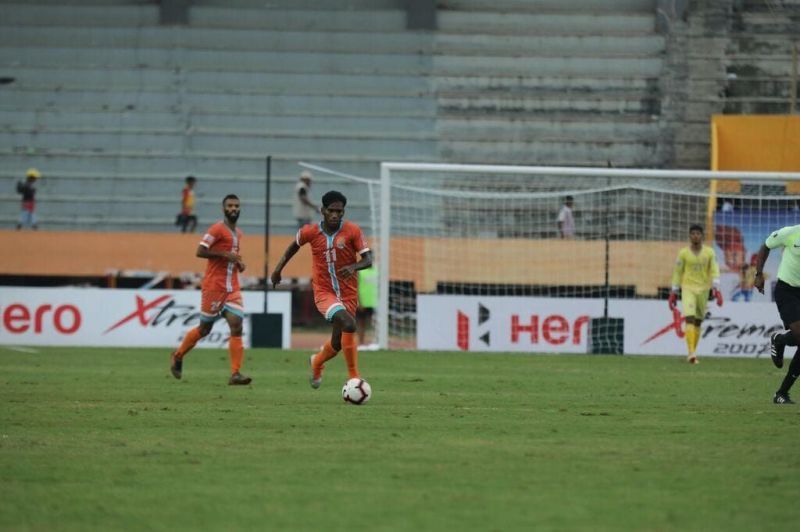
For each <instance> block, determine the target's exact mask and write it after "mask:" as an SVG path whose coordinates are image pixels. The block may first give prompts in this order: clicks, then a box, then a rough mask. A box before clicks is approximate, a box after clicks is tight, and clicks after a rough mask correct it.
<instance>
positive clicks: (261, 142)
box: [0, 0, 792, 233]
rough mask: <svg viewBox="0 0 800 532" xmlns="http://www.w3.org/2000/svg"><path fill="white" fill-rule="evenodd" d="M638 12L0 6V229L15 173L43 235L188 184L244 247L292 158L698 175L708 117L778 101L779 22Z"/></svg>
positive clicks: (544, 3) (549, 3)
mask: <svg viewBox="0 0 800 532" xmlns="http://www.w3.org/2000/svg"><path fill="white" fill-rule="evenodd" d="M655 3H656V2H655V0H609V1H606V2H602V3H600V2H591V1H589V0H560V1H556V0H493V1H490V0H448V1H443V2H439V3H438V13H437V15H438V30H436V31H416V30H408V29H406V13H405V10H404V6H405V2H402V1H401V0H369V1H368V0H329V1H326V2H324V3H320V2H314V1H311V0H295V1H292V0H271V1H270V2H267V3H265V2H263V1H261V0H232V1H223V0H198V1H196V2H193V4H194V5H193V7H192V8H191V11H190V23H189V25H188V26H162V25H159V7H158V6H157V5H156V4H155V3H150V2H138V1H133V0H127V1H126V0H114V1H113V2H107V1H106V2H100V1H97V0H74V1H70V2H57V1H55V0H39V1H36V2H27V3H24V2H21V1H16V2H15V1H13V0H0V30H2V31H0V78H5V80H6V83H5V84H2V85H0V94H2V99H0V140H2V142H1V143H0V160H1V161H2V164H0V223H2V224H3V225H5V226H11V225H13V223H14V221H15V220H16V217H17V211H18V196H17V195H16V194H14V189H13V184H14V182H15V181H16V180H17V179H19V178H20V176H21V175H22V172H23V171H24V169H25V168H28V167H30V166H36V167H38V168H40V169H41V170H42V172H43V174H44V176H45V178H44V179H43V180H42V181H41V182H40V185H39V189H40V193H39V200H40V206H39V215H40V218H41V221H42V226H43V227H46V228H54V229H109V230H159V231H169V230H174V227H173V226H172V222H173V220H174V216H175V214H176V213H177V210H178V202H179V194H180V189H181V187H182V182H183V177H185V176H186V175H189V174H193V175H195V176H197V177H198V179H199V184H198V187H197V194H198V207H197V211H198V215H199V217H200V220H201V224H204V223H206V222H209V221H211V220H213V219H214V218H216V217H217V216H218V212H219V206H218V203H219V199H220V198H221V197H222V195H224V194H226V193H228V192H230V191H234V192H236V193H238V194H239V195H240V196H241V197H242V198H243V199H244V207H245V211H244V214H243V218H242V220H241V223H242V225H243V227H244V229H245V231H259V230H260V228H261V226H262V223H263V222H262V220H263V217H264V192H263V190H264V172H265V164H264V159H265V157H266V156H267V155H272V156H273V191H272V203H271V205H272V207H273V212H272V220H273V230H274V231H276V232H279V233H281V232H283V233H287V232H290V231H291V230H292V228H293V226H294V221H293V219H292V216H291V210H290V197H291V194H292V188H293V186H294V183H295V180H296V178H297V175H298V174H299V171H300V169H299V167H298V166H297V162H298V161H308V162H313V163H317V164H320V165H323V166H330V167H333V168H335V169H337V170H340V171H343V172H347V173H351V174H355V175H361V176H365V177H371V178H377V176H378V164H379V162H380V161H384V160H394V161H423V162H424V161H442V162H473V163H476V162H481V163H495V164H500V163H524V164H557V165H605V164H607V162H611V163H612V164H614V165H615V166H621V167H625V166H645V167H661V166H670V167H694V168H698V167H699V168H703V167H707V164H708V116H709V115H710V114H711V113H713V112H722V111H723V110H724V111H739V110H741V111H769V112H774V111H776V110H779V109H780V108H781V106H782V105H784V106H785V101H784V98H785V94H786V90H787V84H786V83H785V81H786V73H785V72H784V70H785V69H784V68H783V65H784V63H783V61H784V59H785V55H786V53H787V50H788V48H787V46H786V43H785V42H784V41H785V40H786V39H783V40H782V37H781V34H780V32H781V31H783V32H784V33H785V34H788V33H790V32H791V31H792V26H791V23H790V22H791V21H790V20H787V21H784V22H785V23H784V25H783V26H780V24H779V25H778V26H775V27H776V28H777V33H778V35H775V33H776V31H772V29H774V27H773V26H769V25H768V23H774V22H775V18H774V16H772V14H771V13H769V12H764V11H763V9H762V8H761V7H760V5H761V4H759V3H757V2H750V1H745V2H739V4H741V6H742V10H741V11H740V12H737V13H736V14H735V16H736V17H739V18H738V19H737V20H739V22H740V23H739V25H738V26H736V27H734V24H733V21H732V19H731V17H730V16H728V17H727V18H725V16H724V15H721V13H723V12H724V10H725V9H729V8H730V4H731V3H730V2H722V3H719V4H724V5H722V6H721V7H720V6H716V3H714V4H715V5H713V6H707V5H702V6H697V7H696V8H695V9H693V10H692V11H691V13H690V18H689V20H688V21H681V20H678V19H676V20H674V21H673V23H674V27H673V28H671V31H670V32H668V33H667V34H666V35H665V34H664V33H659V32H657V31H656V23H655V21H656V14H655ZM267 4H268V5H267ZM265 5H267V7H265ZM721 19H722V22H719V21H720V20H721ZM720 26H721V27H722V30H720ZM768 28H769V31H770V33H772V35H766V34H767V32H768ZM753 64H756V65H758V68H757V75H756V76H754V77H750V78H748V77H747V73H748V72H752V71H753V68H752V65H753ZM726 69H727V70H726ZM734 75H735V76H736V78H735V80H734ZM732 80H733V81H732ZM689 81H690V82H689ZM767 89H771V90H767ZM762 94H766V96H762ZM333 186H336V187H338V188H342V189H343V191H344V192H345V193H346V194H348V195H349V196H350V197H351V204H350V206H349V208H350V215H352V216H353V217H354V218H356V219H358V220H359V221H360V222H362V223H364V224H365V225H368V224H369V220H368V218H369V217H368V214H367V213H368V198H367V192H366V191H365V189H364V187H363V186H356V185H348V184H345V183H343V182H342V181H340V180H337V179H334V178H328V177H325V176H322V175H318V176H317V180H316V181H315V188H314V194H317V195H318V194H320V193H321V192H322V191H324V190H325V189H327V188H330V187H333Z"/></svg>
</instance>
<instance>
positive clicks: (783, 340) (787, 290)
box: [754, 225, 800, 405]
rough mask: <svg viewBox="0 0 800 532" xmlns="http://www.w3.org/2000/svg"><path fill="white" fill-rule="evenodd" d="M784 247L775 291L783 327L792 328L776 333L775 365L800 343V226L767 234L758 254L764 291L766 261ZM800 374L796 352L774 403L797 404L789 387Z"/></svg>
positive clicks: (773, 343) (773, 341) (772, 342)
mask: <svg viewBox="0 0 800 532" xmlns="http://www.w3.org/2000/svg"><path fill="white" fill-rule="evenodd" d="M777 247H782V248H783V254H782V255H781V263H780V266H778V281H777V282H776V283H775V290H774V292H773V295H774V298H775V304H776V305H777V306H778V313H779V314H780V316H781V321H783V326H784V327H786V328H787V329H789V330H788V331H785V332H782V333H774V334H773V335H772V336H771V337H770V339H769V344H770V356H771V357H772V363H773V364H775V367H777V368H782V367H783V351H784V350H785V349H786V346H787V345H789V346H794V345H798V343H800V225H791V226H788V227H784V228H782V229H779V230H777V231H775V232H773V233H772V234H770V235H769V236H768V237H767V240H766V241H765V242H764V243H763V244H762V245H761V249H759V250H758V256H757V257H756V278H755V282H754V285H755V287H756V289H758V291H759V292H761V293H762V294H763V293H764V264H765V263H766V262H767V257H769V252H770V250H771V249H775V248H777ZM797 377H800V356H797V352H795V354H794V357H792V362H791V363H790V364H789V370H788V371H787V372H786V377H784V379H783V382H782V383H781V387H780V388H778V391H777V392H775V395H773V396H772V402H773V403H775V404H778V405H782V404H794V401H792V399H791V398H790V397H789V390H790V389H791V387H792V385H793V384H794V381H796V380H797Z"/></svg>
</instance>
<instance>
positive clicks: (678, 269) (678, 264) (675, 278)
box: [669, 251, 684, 309]
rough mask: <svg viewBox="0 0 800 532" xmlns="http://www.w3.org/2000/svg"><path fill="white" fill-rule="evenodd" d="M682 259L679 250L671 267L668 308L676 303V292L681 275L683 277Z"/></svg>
mask: <svg viewBox="0 0 800 532" xmlns="http://www.w3.org/2000/svg"><path fill="white" fill-rule="evenodd" d="M683 268H684V261H683V257H682V256H681V252H680V251H679V252H678V258H677V259H676V260H675V267H674V268H673V269H672V288H671V290H670V291H669V308H672V309H674V308H675V306H676V305H677V304H678V292H679V291H680V289H681V286H680V284H681V277H683Z"/></svg>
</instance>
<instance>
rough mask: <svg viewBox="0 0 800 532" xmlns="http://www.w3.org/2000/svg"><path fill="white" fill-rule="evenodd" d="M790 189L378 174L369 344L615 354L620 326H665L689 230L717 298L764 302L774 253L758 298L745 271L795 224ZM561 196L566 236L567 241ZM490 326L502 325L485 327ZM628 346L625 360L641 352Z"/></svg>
mask: <svg viewBox="0 0 800 532" xmlns="http://www.w3.org/2000/svg"><path fill="white" fill-rule="evenodd" d="M317 170H318V171H319V170H320V169H317ZM339 175H340V176H342V178H343V179H352V176H349V177H348V176H345V175H344V174H339ZM718 179H731V180H735V181H734V186H733V187H730V186H728V187H718V186H717V184H718V181H717V180H718ZM798 182H800V174H791V173H787V174H777V173H770V172H706V171H677V170H676V171H670V170H629V169H612V168H563V167H513V166H490V165H447V164H415V163H384V164H383V165H382V166H381V179H380V182H379V183H377V182H375V181H370V180H365V181H363V182H361V183H360V186H365V187H367V188H368V190H367V194H366V195H367V197H368V198H369V200H368V201H369V207H370V208H369V212H370V215H369V218H370V222H369V224H368V225H369V230H368V233H370V237H371V240H372V241H373V247H374V248H375V249H376V262H377V264H378V267H379V271H380V279H381V289H380V306H379V308H378V309H377V313H376V326H377V330H378V341H379V343H380V345H381V346H382V347H392V348H417V347H419V348H460V349H465V348H468V349H470V350H475V349H477V350H495V349H499V350H520V351H531V350H537V347H541V348H542V349H539V350H553V351H578V352H580V351H583V352H586V351H587V350H592V349H593V348H592V346H591V345H590V344H591V343H592V342H591V341H590V340H592V338H590V331H589V329H591V328H592V326H594V330H593V331H592V332H591V336H592V337H593V342H594V344H595V346H594V350H595V351H597V350H598V349H597V346H598V345H599V346H600V350H601V351H605V352H607V351H614V350H615V348H614V343H615V341H620V342H621V339H620V338H616V337H618V336H619V335H621V334H622V331H621V330H620V329H619V327H621V320H622V318H621V317H620V316H622V315H624V314H631V313H633V314H634V315H635V314H637V313H640V312H641V313H645V314H647V313H653V312H660V313H663V319H662V321H664V320H666V322H665V323H667V324H668V321H669V319H670V317H669V313H668V311H667V306H666V301H662V300H665V299H666V296H667V292H668V290H669V288H670V285H671V274H672V269H673V265H674V261H675V257H676V255H677V252H678V250H679V249H680V248H681V247H682V246H685V245H686V244H687V241H688V233H689V226H690V225H692V224H699V225H701V226H703V227H704V228H705V235H706V244H708V245H711V246H713V247H714V248H715V250H716V252H717V261H718V263H719V265H720V269H721V271H722V283H723V293H724V294H725V296H726V299H727V300H729V302H730V303H736V304H738V303H744V302H750V303H757V302H759V301H761V302H769V301H771V287H772V285H773V284H774V281H775V271H776V270H777V263H778V260H779V253H773V254H772V256H771V257H770V261H769V262H768V267H767V268H766V271H767V272H768V283H767V285H768V286H767V290H766V291H765V294H764V295H762V294H758V293H757V292H755V291H754V290H753V288H752V277H753V273H754V268H753V258H754V255H755V253H756V252H757V250H758V248H759V247H760V245H761V243H762V242H763V241H764V239H765V238H766V236H767V235H768V234H769V232H771V231H773V230H775V229H776V228H779V227H783V226H786V225H796V224H800V195H796V194H792V193H790V192H792V191H793V190H794V187H795V186H796V184H797V183H798ZM352 184H355V183H352ZM728 185H730V183H728ZM723 188H724V189H725V190H726V191H725V192H721V191H720V190H722V189H723ZM567 196H570V197H571V198H572V209H571V210H572V218H573V220H574V232H571V234H567V235H563V234H561V231H560V230H559V224H558V218H559V213H560V212H561V210H562V209H563V207H564V204H565V200H566V198H567ZM568 221H569V220H567V221H566V222H568ZM567 229H568V228H567ZM569 232H570V231H568V233H569ZM770 281H771V282H770ZM431 296H449V298H448V297H439V298H435V297H431ZM443 301H444V302H448V304H445V305H442V302H443ZM525 301H528V302H530V301H533V302H534V303H536V304H537V305H539V307H540V308H542V309H543V310H542V311H541V312H539V311H536V312H531V311H528V310H527V308H526V307H525V305H526V304H528V306H530V303H524V302H525ZM656 301H658V306H654V305H653V303H654V302H656ZM644 302H649V303H647V305H644ZM423 304H424V305H425V308H424V309H423V308H420V305H423ZM462 304H463V305H465V307H464V308H463V309H462V308H461V307H460V306H459V305H462ZM643 305H644V306H643ZM534 306H535V305H534ZM623 307H624V308H623ZM710 307H711V305H710ZM729 308H732V309H735V310H736V311H737V312H740V313H746V312H748V311H750V312H752V311H754V310H755V308H756V307H750V308H749V309H748V308H746V307H743V306H736V305H733V306H729ZM515 309H517V310H519V309H522V310H519V311H518V312H517V310H515ZM548 309H553V311H552V313H550V314H548V312H549V311H548ZM570 309H572V310H570ZM637 309H638V310H637ZM654 309H657V310H654ZM578 310H581V312H578V314H575V312H577V311H578ZM515 312H516V313H515ZM500 315H502V316H500ZM548 316H549V317H548ZM615 316H617V317H618V319H617V320H616V321H615V320H614V318H615ZM550 318H553V319H551V320H550V321H549V322H548V321H547V320H548V319H550ZM603 318H611V320H608V319H606V320H605V321H604V320H603ZM661 318H662V316H660V315H659V318H658V319H661ZM720 319H722V318H720ZM726 319H727V318H726ZM515 320H516V321H515ZM581 320H583V321H581ZM490 321H491V322H493V323H498V321H499V323H500V325H499V326H495V327H489V326H488V325H487V326H483V325H482V324H483V323H484V322H486V323H489V322H490ZM626 323H627V320H626ZM709 323H714V322H713V320H712V322H709ZM617 325H619V327H617ZM582 326H583V327H584V329H585V330H581V327H582ZM498 327H499V328H498ZM598 327H603V328H605V327H607V329H603V330H600V331H598V330H597V328H598ZM769 327H770V326H769V325H766V326H765V328H769ZM629 328H630V326H629ZM678 329H679V328H676V331H675V332H676V333H677V334H679V335H680V334H681V333H680V331H679V330H678ZM604 331H605V332H604ZM628 332H629V333H632V332H633V331H628ZM655 332H657V331H655ZM464 335H469V336H470V338H468V339H467V338H465V337H464ZM492 335H494V337H492ZM606 335H607V337H604V336H606ZM500 336H503V338H499V337H500ZM521 337H522V338H524V339H525V340H526V341H524V342H522V341H519V340H520V338H521ZM514 342H516V343H514ZM548 342H549V343H548ZM625 342H626V348H625V349H626V352H628V351H630V350H631V349H635V345H637V344H635V343H630V345H628V344H629V342H628V339H627V338H626V340H625ZM532 343H533V344H534V345H531V344H532ZM538 343H540V344H541V345H538ZM639 343H641V342H639ZM673 347H674V342H673ZM679 348H680V344H678V349H679ZM620 349H621V348H620ZM665 349H667V348H665ZM644 351H645V352H647V349H644ZM620 352H621V351H620ZM679 353H680V351H677V352H676V353H675V354H679ZM723 354H724V353H723ZM734 354H735V353H734Z"/></svg>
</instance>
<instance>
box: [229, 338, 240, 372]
mask: <svg viewBox="0 0 800 532" xmlns="http://www.w3.org/2000/svg"><path fill="white" fill-rule="evenodd" d="M228 352H229V353H230V355H231V374H233V373H237V372H238V371H239V370H240V369H242V360H243V359H244V346H242V337H241V336H231V339H230V340H229V341H228Z"/></svg>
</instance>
